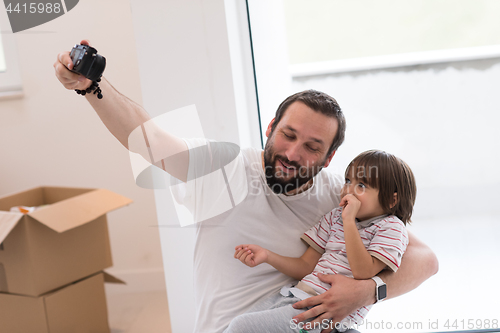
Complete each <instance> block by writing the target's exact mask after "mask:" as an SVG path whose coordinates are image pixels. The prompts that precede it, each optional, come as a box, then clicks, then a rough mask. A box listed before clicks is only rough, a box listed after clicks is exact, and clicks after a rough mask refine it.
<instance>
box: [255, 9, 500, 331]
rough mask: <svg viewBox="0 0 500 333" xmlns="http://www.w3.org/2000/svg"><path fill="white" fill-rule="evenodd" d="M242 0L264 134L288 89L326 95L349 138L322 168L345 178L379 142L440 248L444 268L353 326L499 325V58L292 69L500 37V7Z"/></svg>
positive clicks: (417, 225) (419, 221)
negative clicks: (413, 182) (402, 166)
mask: <svg viewBox="0 0 500 333" xmlns="http://www.w3.org/2000/svg"><path fill="white" fill-rule="evenodd" d="M248 3H249V14H250V15H249V16H250V21H251V29H252V39H253V49H254V57H255V68H256V76H257V87H258V95H259V104H260V107H261V110H260V111H261V122H262V125H263V126H262V127H263V129H264V131H265V129H266V128H267V124H269V122H270V121H271V119H272V118H273V116H274V112H275V111H276V109H277V107H278V105H279V103H280V102H281V101H282V100H283V99H284V98H286V97H287V96H288V95H291V94H293V93H295V92H298V91H302V90H306V89H316V90H320V91H324V92H326V93H328V94H330V95H331V96H333V97H334V98H336V99H337V101H338V102H339V104H340V106H341V107H342V109H343V111H344V113H345V115H346V119H347V133H346V140H345V143H344V144H343V145H342V146H341V147H340V149H339V150H338V151H337V153H336V154H335V156H334V157H333V160H332V163H331V164H330V166H329V167H328V170H327V172H333V173H340V174H343V172H344V170H345V167H346V166H347V165H348V163H349V162H350V161H351V160H352V159H353V158H354V157H355V156H356V155H358V154H359V153H361V152H362V151H365V150H368V149H381V150H385V151H388V152H390V153H392V154H395V155H396V156H398V157H401V158H402V159H403V160H405V161H406V162H407V163H408V164H409V165H410V166H411V168H412V170H413V172H414V173H415V175H416V178H417V187H418V195H417V202H416V205H415V209H414V215H413V218H412V220H413V223H412V224H411V226H409V227H408V230H410V232H412V233H414V235H416V236H417V237H418V238H419V239H421V240H423V241H424V242H425V243H426V244H427V245H429V246H430V247H431V248H432V250H433V251H434V252H435V253H436V255H437V256H438V258H439V263H440V269H439V272H438V274H437V275H435V276H433V277H431V278H430V279H429V280H427V281H426V282H425V283H423V284H422V285H421V286H419V287H418V288H417V289H415V290H414V291H412V292H411V293H408V294H406V295H403V296H400V297H398V298H396V299H392V300H389V301H387V302H383V303H381V304H378V305H376V306H375V307H374V308H373V309H372V310H371V311H370V314H369V315H368V318H367V323H365V325H364V326H360V327H359V329H360V331H361V332H363V333H365V332H387V331H390V330H394V331H408V332H440V331H460V330H472V329H475V330H478V329H492V328H498V325H499V320H500V317H499V315H498V306H497V304H496V302H497V301H496V300H498V299H500V287H499V286H498V282H497V280H498V278H497V277H498V276H499V275H500V266H499V265H497V264H496V263H497V262H498V254H499V253H500V242H498V241H497V240H496V236H495V233H494V230H495V227H496V226H497V225H499V222H500V205H498V203H497V200H498V198H499V196H498V194H497V188H498V187H500V173H498V172H497V171H496V170H497V169H498V168H497V166H498V165H499V164H500V155H499V154H498V153H497V152H498V151H499V150H500V131H498V129H497V124H498V123H499V122H500V112H498V111H499V105H500V95H499V94H498V92H497V88H496V87H498V86H499V84H500V57H498V56H497V57H490V58H488V59H472V60H471V59H469V60H467V61H454V62H445V63H439V64H437V63H436V64H432V63H431V64H425V65H415V66H407V67H399V68H392V69H376V70H374V69H371V70H370V69H367V70H363V71H356V72H344V73H340V74H339V73H337V74H330V73H328V72H324V73H318V74H314V75H309V76H301V77H294V76H293V75H292V74H291V72H290V71H289V70H288V71H287V69H289V68H290V67H291V66H293V65H296V64H299V63H311V62H322V61H329V60H338V59H345V58H349V57H355V58H358V57H371V56H378V55H383V54H395V53H396V54H404V53H406V52H416V51H429V50H436V49H457V48H468V47H478V46H484V45H493V44H500V31H499V30H500V25H499V24H498V23H497V21H498V20H497V18H498V15H499V14H500V2H498V1H483V0H479V1H474V2H471V1H441V0H435V1H431V0H429V1H427V0H420V1H412V2H408V1H406V2H397V1H377V2H373V1H369V0H366V1H359V0H358V1H327V0H325V1H320V0H312V1H298V0H282V1H280V0H270V1H266V5H265V6H264V5H262V4H261V2H260V1H259V0H249V1H248ZM265 141H266V138H265V135H264V142H265ZM389 292H390V290H389ZM382 321H383V322H384V323H385V326H382V325H383V324H382ZM368 323H371V326H370V325H369V324H368ZM387 323H390V324H389V325H391V327H388V325H387ZM494 325H496V327H495V326H494ZM400 326H401V327H400Z"/></svg>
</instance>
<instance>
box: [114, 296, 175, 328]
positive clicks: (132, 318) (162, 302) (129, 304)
mask: <svg viewBox="0 0 500 333" xmlns="http://www.w3.org/2000/svg"><path fill="white" fill-rule="evenodd" d="M107 301H108V313H109V325H110V327H111V333H171V332H172V330H171V329H170V317H169V313H168V302H167V296H166V294H165V291H160V292H147V293H129V294H111V295H107Z"/></svg>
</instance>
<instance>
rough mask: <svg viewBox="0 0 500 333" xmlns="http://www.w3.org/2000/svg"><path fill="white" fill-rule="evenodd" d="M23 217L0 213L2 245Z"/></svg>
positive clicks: (0, 241)
mask: <svg viewBox="0 0 500 333" xmlns="http://www.w3.org/2000/svg"><path fill="white" fill-rule="evenodd" d="M22 217H23V214H22V213H11V212H0V244H2V242H3V241H4V240H5V238H7V236H8V235H9V233H10V232H11V231H12V229H14V227H15V226H16V225H17V223H18V222H19V221H20V220H21V218H22Z"/></svg>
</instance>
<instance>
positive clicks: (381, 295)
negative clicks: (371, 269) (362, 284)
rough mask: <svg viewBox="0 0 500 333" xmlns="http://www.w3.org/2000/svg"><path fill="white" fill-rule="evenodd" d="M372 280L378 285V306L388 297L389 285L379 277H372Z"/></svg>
mask: <svg viewBox="0 0 500 333" xmlns="http://www.w3.org/2000/svg"><path fill="white" fill-rule="evenodd" d="M372 280H373V281H375V283H376V284H377V287H376V288H375V290H376V299H377V300H376V301H375V304H377V303H378V302H382V301H383V300H384V299H385V298H386V297H387V285H386V284H385V282H384V281H382V279H381V278H379V277H378V276H374V277H372Z"/></svg>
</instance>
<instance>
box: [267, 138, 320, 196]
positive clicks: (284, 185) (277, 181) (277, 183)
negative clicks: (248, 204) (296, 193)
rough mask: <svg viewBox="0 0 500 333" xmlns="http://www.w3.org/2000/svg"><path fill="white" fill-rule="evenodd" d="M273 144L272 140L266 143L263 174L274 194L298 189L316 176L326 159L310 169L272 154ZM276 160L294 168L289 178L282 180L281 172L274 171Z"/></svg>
mask: <svg viewBox="0 0 500 333" xmlns="http://www.w3.org/2000/svg"><path fill="white" fill-rule="evenodd" d="M271 135H272V134H271ZM273 142H274V140H268V141H267V142H266V147H265V149H264V173H265V175H266V182H267V185H268V186H269V187H270V188H271V190H272V191H273V192H274V193H276V194H282V193H287V192H290V191H293V190H295V189H297V188H300V187H301V186H302V185H304V184H306V183H307V182H308V181H310V180H311V179H312V178H313V177H314V176H316V175H317V174H318V172H320V171H321V169H322V168H323V165H324V164H325V161H326V159H325V161H323V162H322V163H318V164H317V165H313V166H311V167H308V166H303V165H300V164H298V163H297V162H293V161H289V160H288V158H286V157H285V156H282V155H275V154H274V150H273V148H272V144H273ZM278 160H281V161H283V162H284V163H286V164H288V165H290V166H292V167H293V168H294V169H292V170H290V174H291V176H290V178H288V179H284V178H283V177H282V176H281V177H280V176H279V175H281V174H282V172H281V171H278V170H277V169H276V163H277V162H278ZM278 163H279V162H278Z"/></svg>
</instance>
